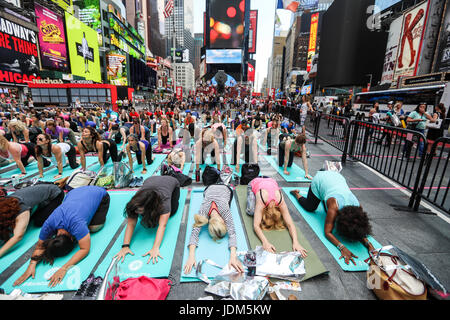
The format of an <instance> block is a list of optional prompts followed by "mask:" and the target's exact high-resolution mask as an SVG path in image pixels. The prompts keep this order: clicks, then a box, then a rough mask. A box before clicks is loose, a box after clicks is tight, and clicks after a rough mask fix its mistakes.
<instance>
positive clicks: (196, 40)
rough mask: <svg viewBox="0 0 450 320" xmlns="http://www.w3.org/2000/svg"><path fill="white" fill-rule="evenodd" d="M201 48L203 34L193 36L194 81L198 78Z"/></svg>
mask: <svg viewBox="0 0 450 320" xmlns="http://www.w3.org/2000/svg"><path fill="white" fill-rule="evenodd" d="M202 47H203V33H195V34H194V70H195V79H196V80H197V79H198V78H199V77H200V62H201V55H202V52H201V51H202Z"/></svg>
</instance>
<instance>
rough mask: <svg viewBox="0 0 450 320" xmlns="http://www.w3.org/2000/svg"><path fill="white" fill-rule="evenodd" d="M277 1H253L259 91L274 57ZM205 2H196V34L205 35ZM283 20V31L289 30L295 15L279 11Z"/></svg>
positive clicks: (197, 0)
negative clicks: (255, 17)
mask: <svg viewBox="0 0 450 320" xmlns="http://www.w3.org/2000/svg"><path fill="white" fill-rule="evenodd" d="M276 2H277V0H251V9H252V10H258V26H257V43H256V54H255V55H254V58H255V60H256V79H255V82H256V83H255V87H256V89H257V91H259V89H260V88H261V86H262V83H263V81H264V78H265V77H267V67H268V62H269V58H270V56H271V55H272V44H273V34H274V26H275V5H276ZM205 7H206V2H205V0H194V32H195V33H203V12H204V11H205ZM277 12H278V15H279V17H280V20H281V23H282V25H281V27H280V29H281V30H289V28H290V25H291V20H292V16H293V14H292V13H291V12H290V11H288V10H277Z"/></svg>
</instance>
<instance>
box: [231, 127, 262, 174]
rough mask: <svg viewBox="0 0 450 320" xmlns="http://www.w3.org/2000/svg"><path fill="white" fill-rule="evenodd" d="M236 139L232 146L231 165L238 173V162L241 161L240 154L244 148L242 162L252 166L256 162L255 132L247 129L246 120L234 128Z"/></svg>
mask: <svg viewBox="0 0 450 320" xmlns="http://www.w3.org/2000/svg"><path fill="white" fill-rule="evenodd" d="M236 137H237V138H236V140H235V141H234V144H233V155H232V158H231V165H236V172H239V171H240V164H239V162H240V161H241V152H242V149H243V148H245V150H244V157H245V159H244V160H245V162H246V163H252V164H253V163H257V162H258V142H257V138H256V132H255V131H253V129H251V128H250V127H249V125H248V122H247V120H242V122H241V124H240V125H239V126H238V127H237V128H236ZM250 149H251V154H250ZM250 155H251V157H250Z"/></svg>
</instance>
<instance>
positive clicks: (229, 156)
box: [225, 153, 245, 177]
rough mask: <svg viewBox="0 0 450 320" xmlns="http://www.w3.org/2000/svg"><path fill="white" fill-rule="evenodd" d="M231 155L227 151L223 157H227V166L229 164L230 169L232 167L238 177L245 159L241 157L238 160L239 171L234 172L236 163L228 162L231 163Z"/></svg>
mask: <svg viewBox="0 0 450 320" xmlns="http://www.w3.org/2000/svg"><path fill="white" fill-rule="evenodd" d="M231 157H232V155H231V154H228V153H227V154H226V155H225V158H226V159H227V166H229V167H230V168H231V169H233V172H235V173H236V174H238V175H239V177H240V176H241V175H242V165H243V164H244V163H245V161H244V160H243V159H241V161H239V165H240V168H239V172H236V165H232V164H230V163H231Z"/></svg>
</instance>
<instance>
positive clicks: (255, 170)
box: [241, 163, 260, 185]
mask: <svg viewBox="0 0 450 320" xmlns="http://www.w3.org/2000/svg"><path fill="white" fill-rule="evenodd" d="M259 172H260V169H259V165H258V164H248V163H245V164H243V165H242V175H241V185H247V184H249V182H250V181H252V180H253V179H255V178H257V177H258V176H259Z"/></svg>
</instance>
